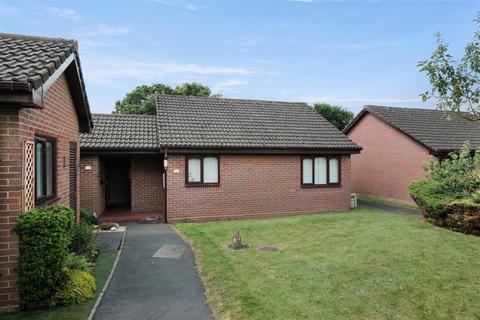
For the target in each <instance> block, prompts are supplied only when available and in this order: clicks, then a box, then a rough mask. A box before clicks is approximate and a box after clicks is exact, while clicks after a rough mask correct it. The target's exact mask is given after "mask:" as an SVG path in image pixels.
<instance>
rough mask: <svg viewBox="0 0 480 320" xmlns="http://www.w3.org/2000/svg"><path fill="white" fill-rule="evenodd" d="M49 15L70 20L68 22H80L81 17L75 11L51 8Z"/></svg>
mask: <svg viewBox="0 0 480 320" xmlns="http://www.w3.org/2000/svg"><path fill="white" fill-rule="evenodd" d="M48 13H50V14H51V15H52V16H55V17H59V18H63V19H68V20H78V19H80V18H81V16H80V15H79V14H78V13H77V12H76V11H75V10H73V9H61V8H50V9H48Z"/></svg>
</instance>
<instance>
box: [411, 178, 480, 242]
mask: <svg viewBox="0 0 480 320" xmlns="http://www.w3.org/2000/svg"><path fill="white" fill-rule="evenodd" d="M409 190H410V195H411V197H412V198H413V199H414V200H415V202H416V203H417V205H418V206H419V208H420V210H421V211H422V213H423V215H424V216H425V218H426V219H427V221H429V222H430V223H432V224H434V225H437V226H440V227H444V228H448V229H451V230H454V231H458V232H462V233H465V234H473V235H480V204H478V203H475V202H474V201H472V200H471V199H456V198H455V197H453V196H450V195H445V194H442V193H439V192H438V187H437V186H436V184H435V182H434V181H432V180H424V181H416V182H413V183H411V184H410V187H409Z"/></svg>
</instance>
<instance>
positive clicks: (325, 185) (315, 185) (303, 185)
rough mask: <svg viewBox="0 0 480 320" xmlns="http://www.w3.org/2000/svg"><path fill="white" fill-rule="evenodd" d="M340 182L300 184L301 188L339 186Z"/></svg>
mask: <svg viewBox="0 0 480 320" xmlns="http://www.w3.org/2000/svg"><path fill="white" fill-rule="evenodd" d="M341 186H342V185H341V184H312V185H305V184H302V185H301V187H302V188H307V189H308V188H340V187H341Z"/></svg>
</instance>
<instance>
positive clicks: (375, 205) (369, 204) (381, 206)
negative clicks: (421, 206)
mask: <svg viewBox="0 0 480 320" xmlns="http://www.w3.org/2000/svg"><path fill="white" fill-rule="evenodd" d="M357 201H358V206H359V207H360V208H362V207H363V208H370V209H378V210H382V211H387V212H390V213H403V214H410V215H419V214H420V210H418V209H414V208H404V207H398V206H395V205H390V204H386V203H380V202H375V201H368V200H361V199H358V200H357Z"/></svg>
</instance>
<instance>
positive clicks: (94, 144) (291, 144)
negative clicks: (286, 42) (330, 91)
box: [81, 95, 361, 153]
mask: <svg viewBox="0 0 480 320" xmlns="http://www.w3.org/2000/svg"><path fill="white" fill-rule="evenodd" d="M121 117H126V118H125V119H129V117H132V120H131V121H130V120H124V119H122V118H121ZM155 118H156V119H157V122H156V125H157V130H156V133H157V136H158V148H159V149H160V148H168V149H170V150H171V149H235V150H237V149H244V150H252V149H255V150H266V149H268V150H270V149H274V150H284V151H289V150H334V151H338V152H342V153H356V152H358V151H359V150H360V149H361V148H360V147H359V146H357V145H356V144H355V143H353V142H352V141H351V140H350V139H348V138H347V137H346V136H345V135H344V134H343V133H342V132H340V131H339V130H338V129H337V128H336V127H334V126H333V125H332V124H330V123H329V122H328V121H327V120H325V119H324V118H323V117H322V116H320V115H319V114H318V113H317V112H316V111H314V110H313V109H312V108H310V107H309V106H308V105H306V104H305V103H297V102H278V101H260V100H243V99H224V98H211V97H193V96H179V95H159V96H158V97H157V115H156V116H120V115H101V116H99V115H95V116H94V126H95V128H94V130H93V131H92V133H90V134H84V135H82V139H81V146H82V148H84V149H95V148H96V149H102V148H112V149H113V148H119V149H120V148H123V147H124V146H125V145H126V144H127V145H131V146H141V141H143V139H147V137H146V135H148V134H151V136H152V137H153V136H154V133H153V132H152V133H147V131H148V132H151V131H150V130H153V129H152V127H151V126H154V119H155ZM142 119H149V120H148V121H145V122H143V120H142ZM142 125H147V126H149V129H148V130H144V131H141V132H140V131H139V130H141V129H140V127H141V126H142ZM102 126H108V129H105V128H102ZM134 133H137V134H134ZM112 137H113V138H114V141H110V140H112ZM146 145H149V146H152V145H153V140H149V141H148V143H146Z"/></svg>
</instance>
